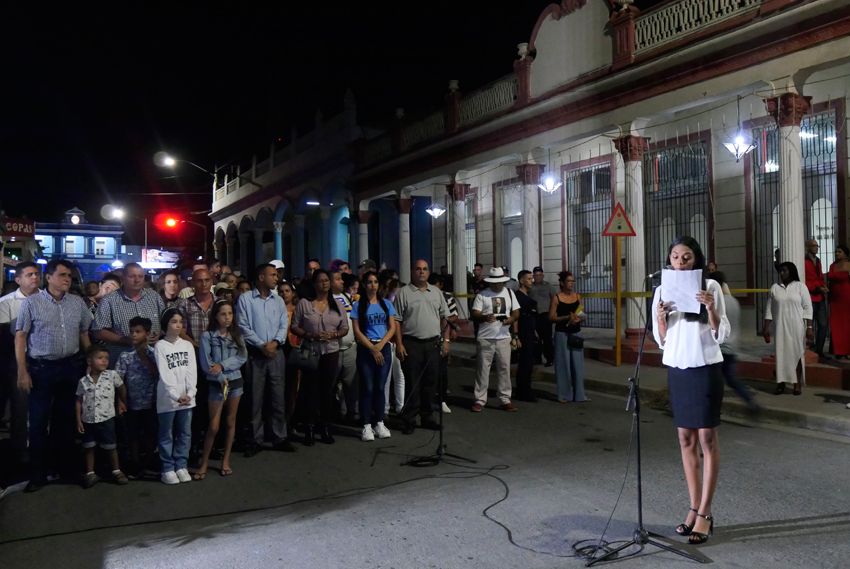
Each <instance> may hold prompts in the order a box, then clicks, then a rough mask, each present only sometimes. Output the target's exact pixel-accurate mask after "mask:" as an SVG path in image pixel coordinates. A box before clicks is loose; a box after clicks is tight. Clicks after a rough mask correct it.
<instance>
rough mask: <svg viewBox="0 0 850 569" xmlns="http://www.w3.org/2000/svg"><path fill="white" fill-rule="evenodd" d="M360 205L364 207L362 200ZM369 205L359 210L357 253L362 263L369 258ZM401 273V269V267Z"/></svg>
mask: <svg viewBox="0 0 850 569" xmlns="http://www.w3.org/2000/svg"><path fill="white" fill-rule="evenodd" d="M360 207H361V208H362V207H363V203H362V202H361V204H360ZM368 208H369V205H368V204H366V209H359V210H357V229H358V233H357V254H358V255H359V256H360V263H362V262H363V261H365V260H366V259H368V258H369V217H370V216H371V214H370V213H369V209H368ZM399 274H401V269H400V268H399Z"/></svg>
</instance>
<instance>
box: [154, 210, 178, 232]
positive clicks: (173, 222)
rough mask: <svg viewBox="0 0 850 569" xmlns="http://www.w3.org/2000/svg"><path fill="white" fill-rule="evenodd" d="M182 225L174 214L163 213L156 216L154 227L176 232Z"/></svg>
mask: <svg viewBox="0 0 850 569" xmlns="http://www.w3.org/2000/svg"><path fill="white" fill-rule="evenodd" d="M181 223H182V221H181V219H180V217H179V216H178V215H175V214H173V213H169V212H163V213H158V214H156V216H154V226H155V227H159V228H160V229H167V230H175V229H177V228H179V227H180V224H181Z"/></svg>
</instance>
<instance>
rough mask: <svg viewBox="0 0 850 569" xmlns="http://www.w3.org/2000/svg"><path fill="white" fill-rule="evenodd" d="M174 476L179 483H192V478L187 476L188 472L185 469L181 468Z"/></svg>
mask: <svg viewBox="0 0 850 569" xmlns="http://www.w3.org/2000/svg"><path fill="white" fill-rule="evenodd" d="M176 476H177V480H179V481H180V482H191V481H192V477H191V476H189V471H188V470H186V469H185V468H181V469H180V470H178V471H177V474H176Z"/></svg>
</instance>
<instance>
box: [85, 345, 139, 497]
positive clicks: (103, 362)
mask: <svg viewBox="0 0 850 569" xmlns="http://www.w3.org/2000/svg"><path fill="white" fill-rule="evenodd" d="M86 360H87V362H88V366H89V369H88V373H86V375H85V377H83V378H82V379H80V383H79V385H78V386H77V405H76V408H77V431H79V433H80V434H81V435H82V439H83V448H84V449H85V453H86V475H85V477H84V478H83V481H82V486H83V488H86V489H88V488H91V487H92V486H94V485H95V484H97V483H98V481H99V480H100V478H98V477H97V474H95V473H94V449H95V447H97V446H100V448H102V449H103V450H105V451H106V453H107V454H108V455H109V465H110V466H111V468H112V480H113V481H114V482H115V483H116V484H120V485H124V484H127V477H126V476H124V473H123V472H121V469H120V468H119V467H118V451H117V450H115V448H116V444H115V419H114V418H115V407H116V400H115V396H116V393H117V395H118V402H117V407H118V413H119V414H121V413H123V412H124V411H125V410H126V404H125V401H126V399H127V393H126V390H125V389H124V382H122V381H121V377H120V376H119V375H118V374H117V373H116V372H115V371H114V370H108V369H106V368H107V367H109V352H108V351H106V348H104V347H103V346H99V345H97V344H95V345H92V346H89V348H88V350H86Z"/></svg>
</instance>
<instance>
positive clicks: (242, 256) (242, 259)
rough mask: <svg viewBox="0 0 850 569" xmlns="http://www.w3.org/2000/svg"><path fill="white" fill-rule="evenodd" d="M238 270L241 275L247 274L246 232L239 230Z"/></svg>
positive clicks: (245, 275)
mask: <svg viewBox="0 0 850 569" xmlns="http://www.w3.org/2000/svg"><path fill="white" fill-rule="evenodd" d="M239 271H240V274H241V275H242V276H243V277H247V276H248V232H247V231H240V232H239Z"/></svg>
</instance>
